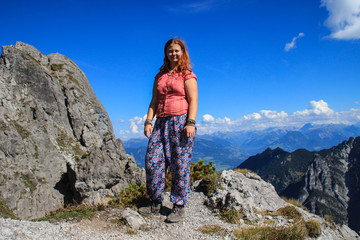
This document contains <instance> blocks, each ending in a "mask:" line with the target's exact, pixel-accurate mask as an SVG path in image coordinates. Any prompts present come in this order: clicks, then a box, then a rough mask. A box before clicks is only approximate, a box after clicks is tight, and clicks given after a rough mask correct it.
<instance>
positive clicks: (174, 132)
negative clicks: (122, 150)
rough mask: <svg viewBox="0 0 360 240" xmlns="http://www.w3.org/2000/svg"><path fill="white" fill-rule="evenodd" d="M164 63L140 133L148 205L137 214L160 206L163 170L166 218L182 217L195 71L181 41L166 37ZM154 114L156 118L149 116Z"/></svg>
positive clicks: (195, 102) (194, 107) (192, 132)
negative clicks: (167, 188)
mask: <svg viewBox="0 0 360 240" xmlns="http://www.w3.org/2000/svg"><path fill="white" fill-rule="evenodd" d="M164 55H165V56H164V64H163V65H162V66H161V68H160V71H159V73H158V74H157V75H156V76H155V81H154V87H153V93H152V99H151V102H150V106H149V110H148V114H147V119H146V121H145V123H144V134H145V136H146V137H148V138H149V143H148V148H147V153H146V157H145V169H146V187H147V192H148V195H149V196H150V202H149V205H148V206H146V207H142V208H140V209H139V212H140V213H141V214H144V215H146V214H151V213H158V212H160V209H161V207H162V201H163V199H164V190H165V174H166V170H167V169H168V168H170V171H171V176H172V185H171V194H170V201H171V202H172V203H173V209H172V211H171V213H170V214H169V215H168V216H167V219H166V221H167V222H179V221H182V220H183V218H184V216H185V209H184V206H185V205H186V204H187V201H188V197H189V192H190V165H191V155H192V149H193V145H194V139H195V133H196V128H195V119H196V114H197V107H198V91H197V82H196V79H197V78H196V75H195V74H194V73H193V72H192V68H191V66H190V58H189V54H188V52H187V49H186V46H185V43H184V42H183V41H181V40H180V39H177V38H175V39H170V40H169V41H168V42H167V43H166V44H165V48H164ZM155 115H156V122H155V124H154V127H153V126H152V120H153V118H154V117H155Z"/></svg>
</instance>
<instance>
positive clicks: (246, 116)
mask: <svg viewBox="0 0 360 240" xmlns="http://www.w3.org/2000/svg"><path fill="white" fill-rule="evenodd" d="M260 118H261V115H260V114H259V113H252V114H249V115H245V116H244V119H245V120H253V119H255V120H257V119H260Z"/></svg>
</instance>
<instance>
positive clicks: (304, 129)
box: [300, 123, 314, 131]
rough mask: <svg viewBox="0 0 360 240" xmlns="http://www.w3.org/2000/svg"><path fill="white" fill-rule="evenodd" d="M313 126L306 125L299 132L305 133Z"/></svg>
mask: <svg viewBox="0 0 360 240" xmlns="http://www.w3.org/2000/svg"><path fill="white" fill-rule="evenodd" d="M313 127H314V125H312V124H311V123H306V124H305V125H304V126H303V127H302V128H300V130H301V131H307V130H309V129H311V128H313Z"/></svg>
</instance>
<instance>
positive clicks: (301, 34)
mask: <svg viewBox="0 0 360 240" xmlns="http://www.w3.org/2000/svg"><path fill="white" fill-rule="evenodd" d="M304 36H305V34H304V33H299V34H298V35H297V36H296V37H293V39H292V41H291V42H289V43H286V45H285V47H284V50H285V51H286V52H288V51H290V50H291V49H293V48H295V47H296V45H295V44H296V40H297V39H299V38H302V37H304Z"/></svg>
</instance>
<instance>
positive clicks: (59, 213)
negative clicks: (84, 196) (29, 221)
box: [34, 204, 104, 221]
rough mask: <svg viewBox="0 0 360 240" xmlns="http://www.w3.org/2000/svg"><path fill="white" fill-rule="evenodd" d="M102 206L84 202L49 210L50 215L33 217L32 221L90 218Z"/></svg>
mask: <svg viewBox="0 0 360 240" xmlns="http://www.w3.org/2000/svg"><path fill="white" fill-rule="evenodd" d="M103 208H104V206H103V205H98V206H86V205H84V204H81V205H77V206H68V207H66V208H65V209H59V210H56V211H54V212H51V213H50V215H48V216H45V217H42V218H37V219H34V221H54V220H55V221H60V220H66V219H76V220H81V219H85V218H87V219H91V218H92V217H93V216H94V214H95V213H96V212H97V211H100V210H102V209H103Z"/></svg>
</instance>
